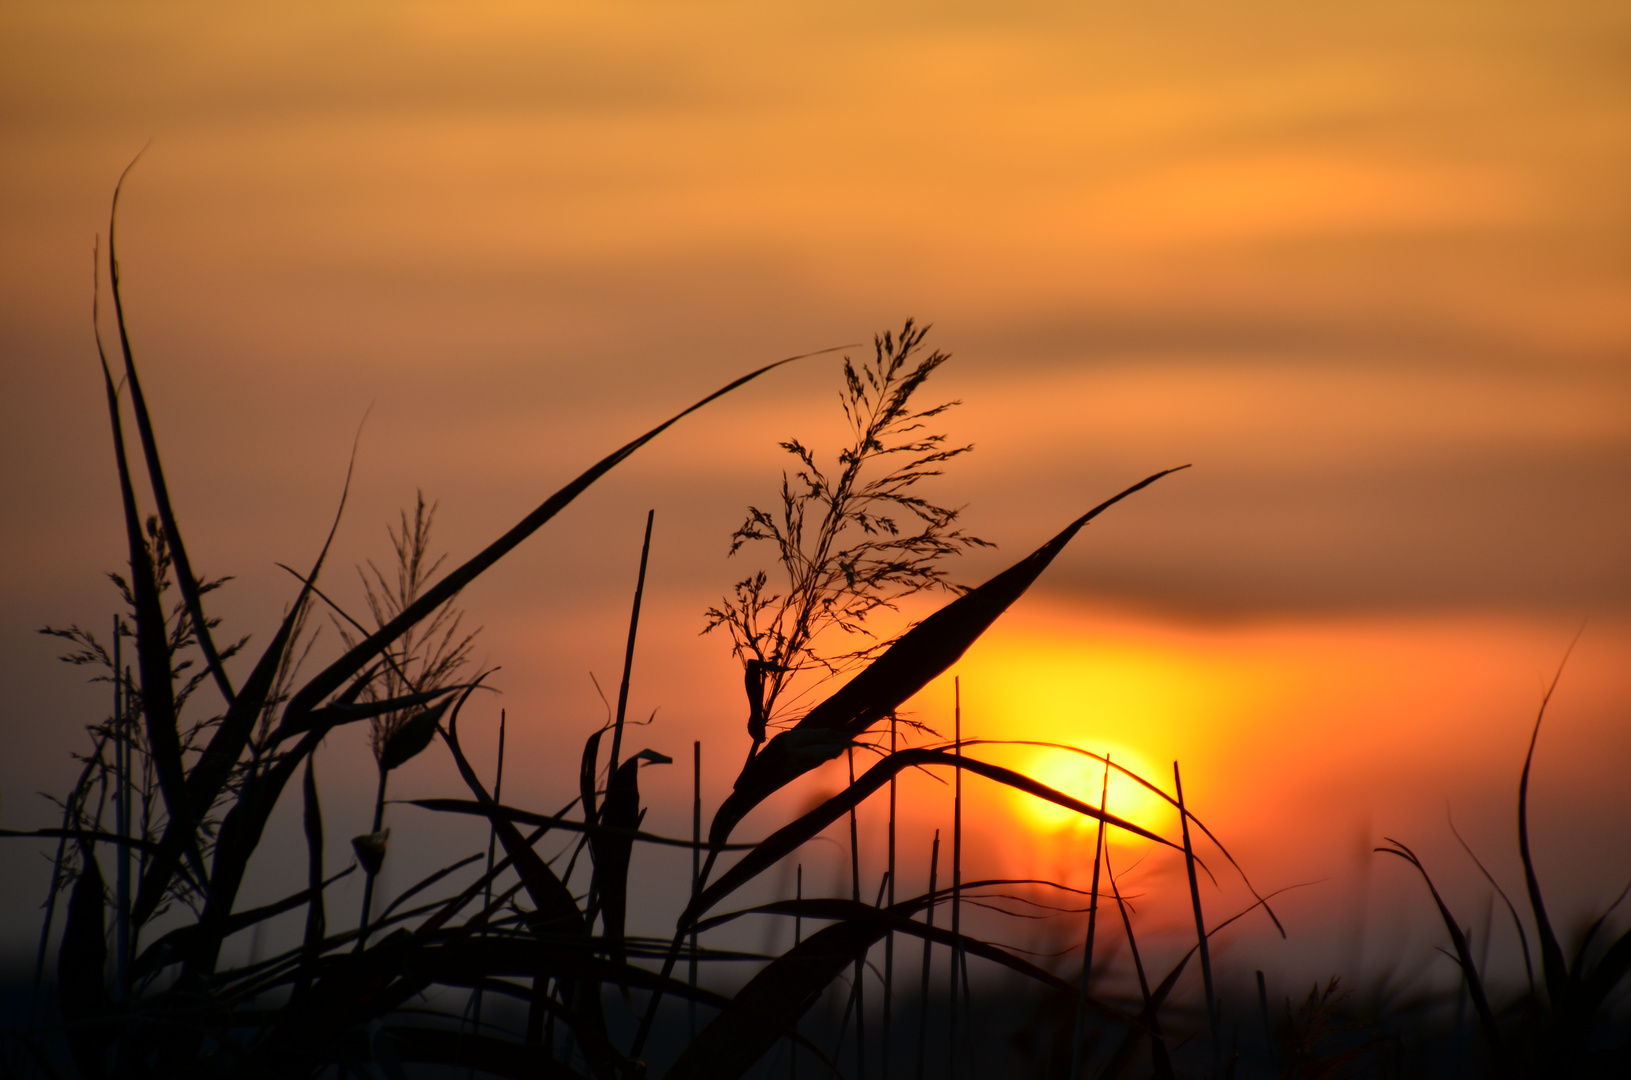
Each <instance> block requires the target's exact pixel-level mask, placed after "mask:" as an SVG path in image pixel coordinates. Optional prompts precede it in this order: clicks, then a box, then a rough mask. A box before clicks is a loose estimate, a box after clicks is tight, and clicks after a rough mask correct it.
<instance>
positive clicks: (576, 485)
mask: <svg viewBox="0 0 1631 1080" xmlns="http://www.w3.org/2000/svg"><path fill="white" fill-rule="evenodd" d="M838 347H839V348H845V347H847V346H838ZM831 351H832V350H831V349H823V350H821V352H831ZM815 355H819V353H806V354H803V356H815ZM803 356H790V357H788V358H787V359H785V360H778V361H776V362H775V363H773V364H766V365H765V366H763V367H761V368H757V369H755V370H753V371H750V372H748V373H747V374H746V375H743V376H742V377H740V378H738V379H734V380H732V381H731V382H729V383H727V384H725V385H724V386H722V387H720V388H719V389H718V390H715V391H714V392H713V393H711V394H709V395H708V396H707V397H704V398H702V399H701V400H700V401H697V402H696V403H695V404H693V405H691V406H689V407H687V408H685V409H683V410H681V411H680V412H678V413H675V414H674V415H673V416H671V417H669V418H668V419H667V420H665V421H663V422H662V423H661V424H658V425H657V426H656V427H654V428H652V429H651V430H650V431H647V432H646V433H645V434H644V435H641V436H639V437H638V438H635V439H632V440H630V441H629V442H627V443H625V444H624V445H622V446H621V447H619V448H618V449H616V450H614V451H612V452H611V453H610V454H607V455H606V456H605V457H603V458H601V459H600V460H599V461H597V462H596V463H595V464H593V465H591V466H590V467H589V468H588V469H586V470H584V471H583V472H582V473H581V474H579V475H578V477H577V478H576V479H574V480H573V481H572V482H571V483H569V484H567V485H566V486H565V487H563V488H561V489H560V490H559V491H557V492H555V494H553V495H551V496H550V497H549V498H547V499H545V500H544V501H543V502H542V503H540V504H539V505H538V507H537V509H535V510H533V511H532V512H531V513H530V514H528V515H527V516H526V517H524V518H522V519H521V520H520V521H519V522H517V523H516V524H515V525H514V526H513V527H511V528H510V530H509V531H508V532H506V533H504V535H502V536H500V537H499V538H498V539H496V540H494V541H493V542H492V543H491V544H488V545H487V547H485V548H483V549H482V550H481V551H480V552H478V553H477V554H476V555H474V556H473V557H471V558H470V559H469V560H468V561H466V562H464V563H463V564H461V565H460V566H458V567H457V568H455V569H454V570H452V571H450V572H449V573H448V574H447V575H446V576H445V577H443V578H442V579H441V580H440V581H438V582H437V583H436V584H435V585H433V586H431V587H430V588H429V589H426V590H425V592H424V593H423V594H421V595H420V597H419V598H418V599H417V600H415V601H414V602H413V603H412V604H410V605H408V606H407V607H406V608H404V609H403V610H402V612H401V613H400V614H398V615H397V616H396V618H394V619H392V620H391V621H390V622H388V623H386V624H385V625H384V626H382V627H380V629H378V630H377V631H375V632H374V633H373V634H370V635H369V636H368V637H367V638H365V639H363V640H362V641H361V642H359V643H358V644H357V645H356V646H355V647H354V648H352V649H350V650H349V651H347V652H346V654H345V655H344V656H342V657H340V658H339V659H338V660H335V661H334V662H333V663H332V664H330V665H329V666H328V667H327V668H325V669H324V670H323V671H321V672H319V673H318V674H317V675H316V676H314V677H313V678H312V679H311V681H309V682H308V683H307V684H306V685H305V686H304V687H302V688H301V689H300V690H299V691H297V692H296V693H295V695H294V697H293V698H292V699H291V700H290V701H289V705H288V708H287V710H286V712H287V713H288V714H290V715H299V714H300V713H302V712H310V711H311V710H312V709H314V708H315V707H316V705H317V703H318V702H319V701H322V700H323V699H324V698H325V697H327V696H328V695H330V694H332V693H333V692H334V691H335V690H337V689H339V687H340V685H341V684H342V683H344V682H345V681H346V680H347V679H349V678H351V676H353V675H355V674H356V673H357V672H359V671H361V670H362V669H363V667H364V666H365V665H367V664H368V662H369V661H370V660H372V659H373V658H374V657H375V656H377V655H379V653H380V652H381V651H383V650H384V649H385V648H386V647H388V646H389V645H390V644H391V643H392V642H394V641H395V640H396V639H397V638H399V637H401V636H402V635H403V634H404V633H406V632H407V631H408V629H409V628H410V627H412V626H414V625H416V624H418V623H419V622H420V621H421V620H423V619H424V618H426V617H427V616H428V615H430V613H431V612H433V611H435V610H436V609H437V608H439V607H441V606H442V605H443V604H444V603H446V602H447V601H448V600H451V599H452V598H453V597H454V596H455V595H457V594H458V593H459V592H460V591H461V590H462V589H463V588H464V587H465V586H466V585H469V584H470V583H471V582H472V581H474V580H475V579H476V578H478V577H480V576H481V575H482V574H483V573H485V572H486V571H487V570H488V569H489V568H490V567H491V566H492V565H493V564H494V563H496V562H498V560H500V559H502V558H503V557H504V556H505V555H508V554H509V553H510V552H511V551H513V550H515V548H516V547H517V546H518V545H520V543H521V542H522V541H523V540H525V539H527V537H529V536H531V535H532V534H533V533H535V532H537V531H538V530H539V529H540V528H542V527H543V526H544V524H545V523H547V522H548V521H549V520H550V519H551V518H553V517H554V516H555V515H556V514H558V513H560V512H561V511H562V510H564V509H565V508H566V507H567V506H568V505H569V504H571V502H572V501H573V500H574V499H576V498H577V497H578V496H579V495H581V494H583V492H584V491H586V490H587V489H588V488H589V487H590V486H591V485H592V484H594V483H595V481H597V480H599V479H600V478H601V477H602V476H604V475H606V474H607V473H608V472H610V471H611V470H612V469H614V468H616V467H617V466H618V465H620V464H622V462H623V461H624V460H626V459H627V458H628V457H629V456H630V455H631V454H633V453H634V452H635V451H636V450H639V449H640V448H641V447H642V446H644V445H646V443H648V442H650V441H651V440H652V439H655V438H656V437H657V436H658V435H661V434H662V433H663V432H664V431H667V430H668V429H669V428H670V427H672V426H673V425H674V424H676V423H678V422H679V421H680V420H682V419H683V418H685V417H687V416H689V415H690V414H691V413H693V412H696V411H697V410H698V409H700V408H702V407H703V406H704V405H707V404H709V403H710V402H712V401H714V400H715V399H717V398H720V397H723V396H724V395H725V394H728V393H730V392H731V391H732V390H735V389H736V388H737V387H740V386H743V385H745V384H746V383H749V382H752V381H753V380H754V379H757V378H758V377H759V376H760V375H763V374H764V373H765V372H767V371H771V370H773V369H775V368H778V367H781V366H782V365H783V364H788V363H791V362H792V361H794V360H799V359H803Z"/></svg>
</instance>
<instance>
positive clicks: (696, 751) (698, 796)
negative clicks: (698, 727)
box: [686, 739, 702, 1039]
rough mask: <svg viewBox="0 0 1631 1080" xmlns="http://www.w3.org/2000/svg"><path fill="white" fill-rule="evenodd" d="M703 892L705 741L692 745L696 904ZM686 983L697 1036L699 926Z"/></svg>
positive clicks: (688, 1009)
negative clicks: (703, 753)
mask: <svg viewBox="0 0 1631 1080" xmlns="http://www.w3.org/2000/svg"><path fill="white" fill-rule="evenodd" d="M701 891H702V740H700V739H698V740H697V741H696V742H694V743H692V744H691V902H692V903H696V899H697V893H699V892H701ZM686 983H687V984H688V985H689V986H690V987H691V991H692V993H691V997H690V1000H689V1001H687V1003H686V1012H687V1014H688V1017H689V1020H690V1024H691V1038H692V1039H695V1038H696V1037H697V995H696V989H697V928H696V926H695V925H694V924H693V925H692V927H691V955H690V958H689V961H688V963H687V970H686Z"/></svg>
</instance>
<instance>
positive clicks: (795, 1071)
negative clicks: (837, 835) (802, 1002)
mask: <svg viewBox="0 0 1631 1080" xmlns="http://www.w3.org/2000/svg"><path fill="white" fill-rule="evenodd" d="M793 897H794V899H795V900H796V901H797V902H798V904H799V907H796V908H794V909H793V946H794V948H797V947H798V945H799V943H800V942H801V941H803V940H804V912H803V910H802V908H803V904H804V864H803V863H799V864H798V871H797V874H796V876H795V877H794V885H793ZM798 1026H799V1024H798V1020H797V1019H796V1018H795V1019H794V1020H793V1034H794V1035H797V1034H798ZM787 1050H788V1054H787V1080H798V1075H799V1044H798V1041H797V1040H796V1039H789V1040H788V1045H787Z"/></svg>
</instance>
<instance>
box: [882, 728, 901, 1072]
mask: <svg viewBox="0 0 1631 1080" xmlns="http://www.w3.org/2000/svg"><path fill="white" fill-rule="evenodd" d="M898 726H899V721H898V720H897V719H896V717H895V714H894V713H890V714H889V752H890V753H891V754H893V753H894V752H895V750H896V749H897V741H896V733H897V728H898ZM884 876H885V877H886V878H888V880H889V906H890V907H891V908H893V907H894V906H895V776H894V774H891V775H890V777H889V867H888V869H887V870H886V871H885V873H884ZM894 1003H895V931H893V930H890V931H889V932H888V933H887V934H885V935H884V939H883V1069H882V1075H883V1076H884V1080H888V1077H889V1049H890V1045H891V1043H892V1041H893V1039H894V1032H895V1028H894Z"/></svg>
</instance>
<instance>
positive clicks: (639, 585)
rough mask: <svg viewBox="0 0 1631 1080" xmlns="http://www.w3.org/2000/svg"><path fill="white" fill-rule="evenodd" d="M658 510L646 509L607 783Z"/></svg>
mask: <svg viewBox="0 0 1631 1080" xmlns="http://www.w3.org/2000/svg"><path fill="white" fill-rule="evenodd" d="M656 517H657V511H656V510H647V511H646V538H645V541H644V542H643V543H642V544H641V545H640V576H639V578H638V579H637V580H636V581H635V583H634V609H633V610H632V611H630V612H629V643H628V646H627V647H626V648H625V649H624V650H623V682H622V684H621V685H620V686H619V687H618V689H617V725H616V726H615V727H614V728H613V729H612V758H611V763H610V765H609V766H608V769H607V773H606V776H607V783H608V784H609V783H611V779H610V778H611V777H613V776H616V775H617V763H618V761H619V760H620V759H619V757H618V755H619V754H621V753H622V750H623V716H624V713H625V712H626V711H627V710H628V707H629V673H630V672H631V671H632V670H633V668H634V639H635V635H636V634H637V633H638V632H639V629H640V597H641V595H642V594H643V593H644V592H645V591H646V560H647V559H648V558H650V556H651V523H652V521H653V520H654V519H655V518H656Z"/></svg>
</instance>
